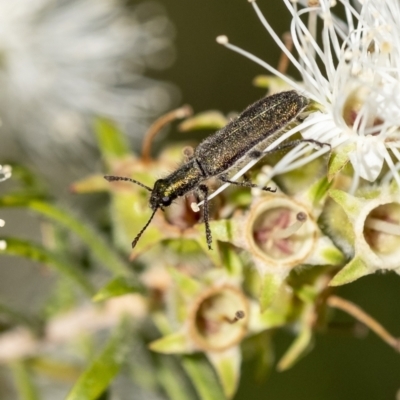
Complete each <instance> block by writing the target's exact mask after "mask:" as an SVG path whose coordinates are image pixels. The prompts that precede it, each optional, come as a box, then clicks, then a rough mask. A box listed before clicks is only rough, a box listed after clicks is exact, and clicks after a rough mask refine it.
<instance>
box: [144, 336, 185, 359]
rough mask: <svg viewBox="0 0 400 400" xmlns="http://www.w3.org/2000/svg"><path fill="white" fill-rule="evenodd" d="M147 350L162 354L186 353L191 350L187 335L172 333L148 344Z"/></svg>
mask: <svg viewBox="0 0 400 400" xmlns="http://www.w3.org/2000/svg"><path fill="white" fill-rule="evenodd" d="M149 348H150V349H151V350H153V351H156V352H157V353H164V354H174V353H187V352H189V351H191V350H192V346H191V345H190V344H189V343H188V337H187V334H186V333H184V332H174V333H171V334H169V335H167V336H164V337H162V338H160V339H157V340H155V341H154V342H151V343H150V345H149Z"/></svg>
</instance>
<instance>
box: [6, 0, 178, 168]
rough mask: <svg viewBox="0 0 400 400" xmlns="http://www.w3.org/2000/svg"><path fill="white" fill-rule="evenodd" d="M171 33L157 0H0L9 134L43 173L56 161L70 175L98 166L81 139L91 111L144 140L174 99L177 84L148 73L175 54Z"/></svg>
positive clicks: (88, 136)
mask: <svg viewBox="0 0 400 400" xmlns="http://www.w3.org/2000/svg"><path fill="white" fill-rule="evenodd" d="M173 36H174V31H173V28H172V26H171V24H170V22H169V21H168V19H167V17H166V16H165V14H164V11H163V8H162V7H161V6H158V5H157V4H155V3H143V4H141V5H139V6H136V7H135V8H132V9H128V8H126V7H125V8H124V7H122V2H121V1H119V0H65V1H62V2H60V1H57V0H29V1H27V0H12V1H9V0H0V55H1V57H0V59H1V62H0V86H1V91H0V118H1V119H2V121H3V123H4V127H3V132H2V133H3V135H4V134H6V133H8V135H9V136H16V138H17V139H18V141H19V145H20V146H22V147H23V149H25V150H28V151H29V153H30V156H31V158H32V159H33V160H34V161H35V162H36V163H39V162H40V165H41V166H42V170H43V169H47V170H50V169H52V168H53V164H52V166H51V167H50V168H49V163H50V162H51V163H53V162H54V161H55V160H57V159H58V160H59V161H62V162H63V163H64V172H65V164H67V163H68V164H70V165H69V166H70V167H71V168H74V167H76V166H77V165H79V163H80V164H85V163H86V165H90V164H91V163H93V158H91V157H88V148H87V147H85V145H87V142H90V141H91V140H92V136H93V135H92V134H91V133H90V129H88V128H89V127H90V126H91V123H92V120H93V117H95V116H105V117H109V118H111V119H112V120H114V121H116V122H118V123H119V124H120V126H122V127H123V129H124V130H126V131H127V132H128V133H130V134H131V135H132V137H135V138H138V139H139V138H140V137H141V135H142V134H143V133H144V131H145V130H146V129H147V127H148V125H149V123H150V121H152V120H153V119H154V118H155V117H156V116H157V115H159V114H160V113H161V112H164V111H165V110H166V109H167V108H169V107H170V105H171V101H172V98H171V96H172V95H173V92H171V89H172V87H171V86H170V85H166V84H162V83H161V82H157V81H154V80H152V79H148V78H145V77H144V76H143V73H144V72H145V70H146V69H147V67H151V68H158V69H160V68H164V67H166V66H168V65H169V64H170V63H171V62H172V61H173V48H172V40H173ZM3 151H5V150H4V147H3ZM66 153H68V154H66ZM46 161H47V163H46ZM91 170H93V165H91ZM57 172H58V175H60V171H59V170H57ZM81 173H82V172H81ZM81 173H80V174H81Z"/></svg>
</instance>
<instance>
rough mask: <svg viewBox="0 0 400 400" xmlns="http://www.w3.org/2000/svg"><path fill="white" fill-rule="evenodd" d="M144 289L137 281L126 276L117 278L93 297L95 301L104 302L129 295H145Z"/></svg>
mask: <svg viewBox="0 0 400 400" xmlns="http://www.w3.org/2000/svg"><path fill="white" fill-rule="evenodd" d="M143 291H144V287H143V285H142V284H140V283H139V282H137V281H134V280H133V279H130V278H127V277H125V276H117V277H116V278H114V279H112V280H111V281H110V282H108V283H107V284H106V285H105V286H104V287H103V288H101V289H100V290H99V291H98V292H97V293H96V294H95V295H94V297H93V301H102V300H106V299H109V298H111V297H117V296H122V295H124V294H127V293H138V292H139V293H143Z"/></svg>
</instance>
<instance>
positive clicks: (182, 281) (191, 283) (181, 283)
mask: <svg viewBox="0 0 400 400" xmlns="http://www.w3.org/2000/svg"><path fill="white" fill-rule="evenodd" d="M168 272H169V273H170V275H171V278H172V279H173V281H174V283H175V284H176V285H177V286H178V293H179V294H182V295H183V296H186V297H189V298H190V299H192V298H193V296H194V295H196V294H197V293H198V292H199V291H200V290H201V284H200V283H199V282H198V281H196V280H195V279H192V278H191V277H190V276H188V275H186V274H184V273H182V272H180V271H178V270H177V269H176V268H174V267H171V268H168Z"/></svg>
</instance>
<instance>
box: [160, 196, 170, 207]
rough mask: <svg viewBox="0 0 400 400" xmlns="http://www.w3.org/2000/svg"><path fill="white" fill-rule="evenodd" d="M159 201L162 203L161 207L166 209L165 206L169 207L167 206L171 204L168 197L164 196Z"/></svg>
mask: <svg viewBox="0 0 400 400" xmlns="http://www.w3.org/2000/svg"><path fill="white" fill-rule="evenodd" d="M161 201H162V203H163V205H164V206H165V207H167V206H169V205H170V204H171V198H170V197H169V196H164V197H163V198H162V199H161Z"/></svg>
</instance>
